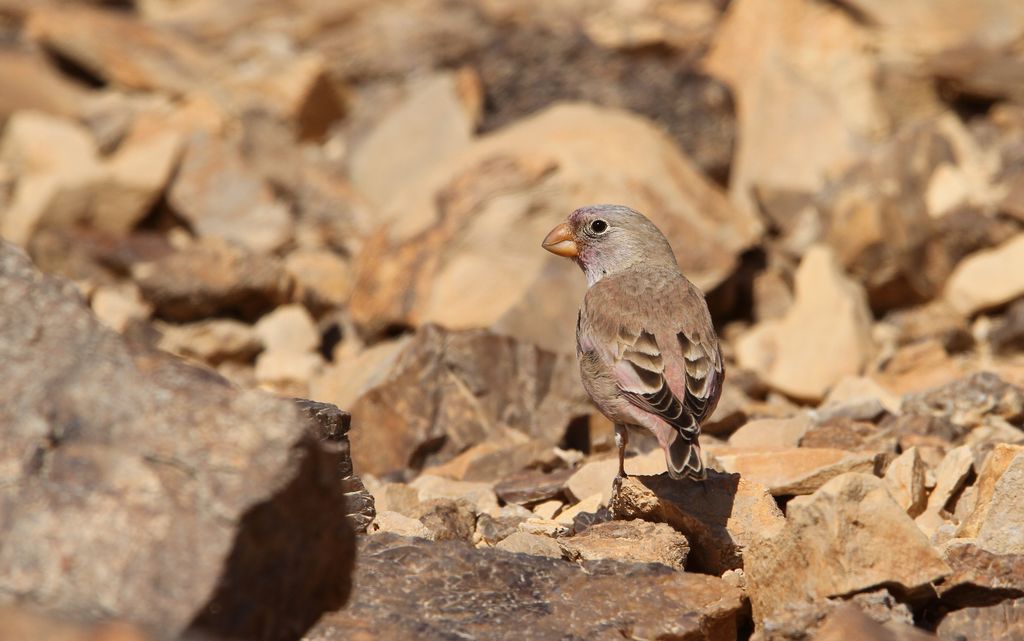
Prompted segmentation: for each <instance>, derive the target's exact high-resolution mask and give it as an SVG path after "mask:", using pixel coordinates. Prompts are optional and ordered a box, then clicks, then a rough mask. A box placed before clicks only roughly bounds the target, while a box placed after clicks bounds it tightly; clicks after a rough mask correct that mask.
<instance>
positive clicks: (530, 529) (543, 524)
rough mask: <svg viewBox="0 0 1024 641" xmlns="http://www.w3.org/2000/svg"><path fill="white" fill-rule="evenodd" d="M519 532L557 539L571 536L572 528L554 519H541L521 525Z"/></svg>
mask: <svg viewBox="0 0 1024 641" xmlns="http://www.w3.org/2000/svg"><path fill="white" fill-rule="evenodd" d="M519 531H520V532H526V533H527V534H543V535H544V536H550V537H555V538H560V537H563V536H569V534H571V532H570V528H568V527H566V526H565V524H563V523H559V522H557V521H555V520H553V519H543V518H540V517H532V518H528V519H526V520H525V521H523V522H522V523H520V524H519Z"/></svg>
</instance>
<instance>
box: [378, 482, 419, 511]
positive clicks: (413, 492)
mask: <svg viewBox="0 0 1024 641" xmlns="http://www.w3.org/2000/svg"><path fill="white" fill-rule="evenodd" d="M367 488H368V489H369V490H370V493H371V494H372V495H373V499H374V503H375V504H376V506H377V511H378V513H379V512H380V511H382V510H384V511H390V512H398V513H399V514H404V515H405V516H409V517H412V515H414V514H416V513H417V510H418V509H419V506H420V493H419V490H417V489H416V488H414V487H410V486H408V485H406V484H405V483H381V484H379V485H376V486H375V485H373V484H370V483H368V484H367Z"/></svg>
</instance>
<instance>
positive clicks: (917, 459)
mask: <svg viewBox="0 0 1024 641" xmlns="http://www.w3.org/2000/svg"><path fill="white" fill-rule="evenodd" d="M927 471H928V468H927V467H926V466H925V464H924V461H923V460H921V455H920V454H919V453H918V451H917V448H916V447H911V448H908V449H907V450H905V451H904V452H903V453H902V454H900V455H899V456H897V457H896V458H895V459H894V460H893V461H892V463H889V467H888V468H886V470H885V476H884V477H882V480H883V481H885V486H886V487H887V488H888V489H889V494H891V495H892V497H893V498H894V499H895V500H896V502H897V503H899V504H900V507H902V508H903V509H904V510H906V512H907V514H908V515H910V516H912V517H915V516H917V515H919V514H921V512H924V510H925V508H926V507H927V506H928V488H927V487H925V483H926V476H927Z"/></svg>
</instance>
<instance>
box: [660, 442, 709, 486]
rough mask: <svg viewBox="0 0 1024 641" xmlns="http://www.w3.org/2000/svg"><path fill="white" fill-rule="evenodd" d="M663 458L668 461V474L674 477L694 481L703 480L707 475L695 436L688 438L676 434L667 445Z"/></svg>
mask: <svg viewBox="0 0 1024 641" xmlns="http://www.w3.org/2000/svg"><path fill="white" fill-rule="evenodd" d="M665 460H666V462H667V463H668V466H667V467H668V475H669V476H671V477H672V478H674V479H681V478H683V477H686V478H689V479H692V480H694V481H703V480H704V479H706V478H707V477H708V474H707V471H706V470H705V469H704V461H703V460H702V459H701V456H700V443H699V442H698V441H697V439H696V438H695V439H693V440H690V439H687V438H684V437H683V435H682V434H676V438H675V439H674V440H673V441H672V444H671V445H669V446H668V450H667V452H666V456H665Z"/></svg>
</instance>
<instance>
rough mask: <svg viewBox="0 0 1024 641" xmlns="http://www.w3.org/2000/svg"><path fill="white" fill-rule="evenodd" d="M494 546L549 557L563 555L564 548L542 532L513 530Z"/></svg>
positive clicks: (553, 557)
mask: <svg viewBox="0 0 1024 641" xmlns="http://www.w3.org/2000/svg"><path fill="white" fill-rule="evenodd" d="M494 547H496V548H498V549H499V550H504V551H506V552H516V553H518V554H531V555H533V556H546V557H548V558H551V559H561V558H563V557H564V556H565V550H563V549H562V546H560V545H559V544H558V543H557V542H556V541H555V540H554V539H553V538H551V537H550V536H544V535H542V534H528V533H526V532H513V533H512V534H510V535H509V536H507V537H506V538H504V539H502V540H501V541H500V542H498V544H497V545H495V546H494Z"/></svg>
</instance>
